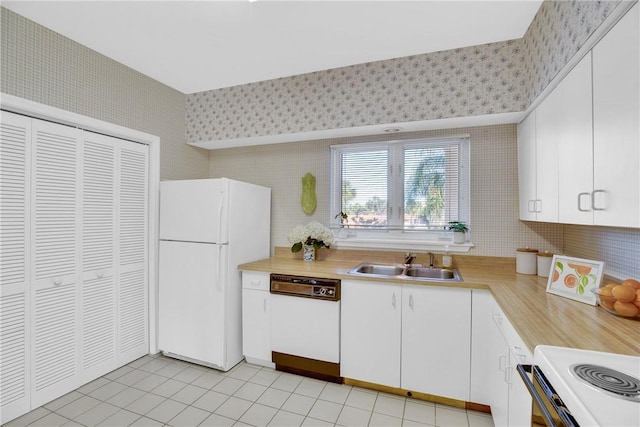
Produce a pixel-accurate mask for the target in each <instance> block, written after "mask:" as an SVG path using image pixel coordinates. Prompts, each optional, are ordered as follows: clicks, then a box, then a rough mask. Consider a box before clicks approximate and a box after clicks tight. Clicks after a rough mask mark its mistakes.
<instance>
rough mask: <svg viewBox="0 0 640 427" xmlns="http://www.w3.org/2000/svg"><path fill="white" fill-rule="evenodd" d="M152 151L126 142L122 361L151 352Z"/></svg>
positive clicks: (122, 162) (120, 253)
mask: <svg viewBox="0 0 640 427" xmlns="http://www.w3.org/2000/svg"><path fill="white" fill-rule="evenodd" d="M148 150H149V147H148V146H147V145H142V144H136V143H124V142H123V145H121V149H120V150H119V161H118V164H119V176H118V224H119V227H120V228H119V233H118V250H117V251H116V256H117V265H118V267H117V269H118V360H119V361H120V363H128V362H129V361H131V360H134V359H136V358H138V357H140V356H141V355H144V354H147V353H148V351H149V341H148V336H149V333H148V322H147V319H148V304H147V300H148V295H147V289H148V286H147V281H148V268H147V265H148V255H147V237H148V221H147V217H148V207H147V205H148V203H147V194H148V182H147V181H148V179H147V177H148V167H149V166H148Z"/></svg>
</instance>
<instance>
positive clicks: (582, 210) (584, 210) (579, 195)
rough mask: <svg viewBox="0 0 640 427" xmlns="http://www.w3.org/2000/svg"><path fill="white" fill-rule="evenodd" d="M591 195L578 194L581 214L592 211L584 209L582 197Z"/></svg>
mask: <svg viewBox="0 0 640 427" xmlns="http://www.w3.org/2000/svg"><path fill="white" fill-rule="evenodd" d="M589 195H590V194H589V193H578V210H579V211H580V212H591V210H590V209H582V196H589ZM591 203H593V200H592V202H591Z"/></svg>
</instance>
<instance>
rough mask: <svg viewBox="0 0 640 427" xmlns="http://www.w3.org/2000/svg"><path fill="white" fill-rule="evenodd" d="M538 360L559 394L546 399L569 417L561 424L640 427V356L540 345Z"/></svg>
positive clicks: (535, 357) (544, 373) (539, 367)
mask: <svg viewBox="0 0 640 427" xmlns="http://www.w3.org/2000/svg"><path fill="white" fill-rule="evenodd" d="M533 360H534V366H533V368H534V370H535V369H536V368H537V369H538V370H539V371H538V372H542V374H543V375H542V377H543V379H544V378H546V380H547V381H548V385H550V386H551V391H553V390H555V396H554V394H553V393H549V392H548V391H549V389H547V390H546V391H547V393H546V394H547V396H546V397H544V399H546V400H551V401H554V400H555V405H554V404H552V405H551V406H557V407H560V410H559V412H565V410H566V412H567V413H569V414H570V415H569V416H567V417H566V418H567V419H568V420H569V421H565V420H563V422H562V423H560V424H559V425H563V424H564V425H572V422H571V418H573V421H575V423H576V424H577V425H580V426H616V427H621V426H633V427H638V426H640V356H638V357H636V356H628V355H621V354H614V353H604V352H598V351H589V350H579V349H574V348H566V347H553V346H545V345H541V346H537V347H536V348H535V350H534V353H533ZM538 376H539V375H538ZM533 377H534V383H535V382H536V381H535V377H536V375H535V373H534V375H533ZM545 387H546V386H544V385H542V386H540V385H537V386H536V388H538V390H539V391H540V390H544V389H545ZM530 391H531V390H530ZM539 394H543V393H539ZM535 398H536V396H534V400H535ZM560 418H561V419H562V418H563V417H560ZM573 425H575V424H573Z"/></svg>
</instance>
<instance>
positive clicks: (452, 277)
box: [348, 262, 462, 282]
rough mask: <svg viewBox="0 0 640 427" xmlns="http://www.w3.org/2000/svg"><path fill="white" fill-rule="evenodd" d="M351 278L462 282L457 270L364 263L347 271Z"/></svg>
mask: <svg viewBox="0 0 640 427" xmlns="http://www.w3.org/2000/svg"><path fill="white" fill-rule="evenodd" d="M348 274H350V275H352V276H363V277H385V278H390V279H392V278H397V279H404V280H417V281H423V282H462V276H461V275H460V272H458V270H456V269H453V270H445V269H442V268H434V267H422V266H419V265H415V264H375V263H368V262H364V263H362V264H359V265H357V266H356V267H354V268H352V269H351V270H349V272H348Z"/></svg>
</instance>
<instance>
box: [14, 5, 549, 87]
mask: <svg viewBox="0 0 640 427" xmlns="http://www.w3.org/2000/svg"><path fill="white" fill-rule="evenodd" d="M541 3H542V0H510V1H486V0H475V1H456V0H448V1H431V0H429V1H427V0H424V1H364V0H357V1H329V0H322V1H305V0H298V1H275V0H256V1H249V0H233V1H213V0H208V1H162V0H157V1H77V0H76V1H57V0H47V1H31V0H21V1H11V0H3V1H2V6H4V7H6V8H8V9H10V10H12V11H14V12H16V13H18V14H20V15H22V16H24V17H26V18H28V19H31V20H33V21H35V22H37V23H39V24H41V25H43V26H45V27H47V28H50V29H51V30H53V31H56V32H58V33H60V34H62V35H64V36H66V37H68V38H70V39H72V40H75V41H77V42H78V43H81V44H83V45H85V46H87V47H89V48H91V49H93V50H95V51H97V52H99V53H101V54H103V55H106V56H108V57H110V58H112V59H114V60H116V61H118V62H121V63H123V64H125V65H127V66H129V67H131V68H133V69H134V70H137V71H139V72H141V73H143V74H145V75H147V76H149V77H152V78H154V79H156V80H158V81H160V82H162V83H164V84H166V85H168V86H170V87H172V88H174V89H177V90H179V91H180V92H183V93H186V94H190V93H195V92H201V91H206V90H211V89H217V88H222V87H229V86H235V85H240V84H246V83H252V82H257V81H263V80H270V79H275V78H279V77H287V76H292V75H298V74H304V73H309V72H314V71H320V70H327V69H331V68H337V67H344V66H349V65H355V64H361V63H366V62H371V61H378V60H384V59H391V58H398V57H403V56H410V55H417V54H423V53H429V52H436V51H441V50H447V49H454V48H459V47H465V46H473V45H478V44H485V43H492V42H498V41H504V40H510V39H517V38H520V37H522V36H523V35H524V34H525V32H526V31H527V28H528V27H529V24H530V23H531V21H532V19H533V17H534V16H535V14H536V12H537V11H538V8H539V7H540V4H541Z"/></svg>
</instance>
